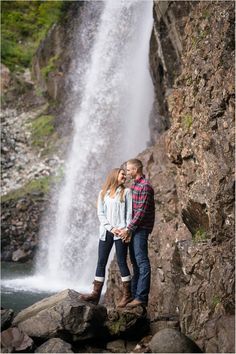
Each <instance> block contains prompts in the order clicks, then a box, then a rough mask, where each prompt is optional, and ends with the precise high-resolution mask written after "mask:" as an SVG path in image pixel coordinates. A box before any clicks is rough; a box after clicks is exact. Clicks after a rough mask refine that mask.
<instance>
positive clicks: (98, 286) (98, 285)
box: [80, 280, 103, 305]
mask: <svg viewBox="0 0 236 354" xmlns="http://www.w3.org/2000/svg"><path fill="white" fill-rule="evenodd" d="M102 287H103V282H101V281H97V280H94V282H93V291H92V293H91V294H81V295H80V299H81V300H84V301H88V302H91V303H93V304H94V305H97V304H98V303H99V300H100V296H101V293H102Z"/></svg>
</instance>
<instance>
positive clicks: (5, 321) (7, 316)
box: [1, 309, 14, 331]
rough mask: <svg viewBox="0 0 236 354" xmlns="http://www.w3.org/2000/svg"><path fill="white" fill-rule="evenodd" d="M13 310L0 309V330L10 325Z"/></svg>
mask: <svg viewBox="0 0 236 354" xmlns="http://www.w3.org/2000/svg"><path fill="white" fill-rule="evenodd" d="M13 316H14V312H13V310H12V309H1V331H4V330H5V329H7V328H8V327H10V326H11V323H12V319H13Z"/></svg>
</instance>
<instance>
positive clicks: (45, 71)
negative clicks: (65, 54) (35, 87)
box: [41, 55, 59, 79]
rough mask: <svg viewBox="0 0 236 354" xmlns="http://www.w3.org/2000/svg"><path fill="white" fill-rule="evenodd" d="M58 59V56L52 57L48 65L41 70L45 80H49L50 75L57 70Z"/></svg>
mask: <svg viewBox="0 0 236 354" xmlns="http://www.w3.org/2000/svg"><path fill="white" fill-rule="evenodd" d="M58 58H59V56H58V55H55V56H53V57H51V58H50V59H49V61H48V65H47V66H45V67H43V68H42V69H41V72H42V74H43V76H44V78H45V79H47V78H48V75H49V73H51V72H53V71H55V70H56V62H57V60H58Z"/></svg>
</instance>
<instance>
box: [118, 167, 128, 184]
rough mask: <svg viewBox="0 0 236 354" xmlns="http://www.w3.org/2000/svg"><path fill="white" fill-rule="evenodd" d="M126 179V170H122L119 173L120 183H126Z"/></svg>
mask: <svg viewBox="0 0 236 354" xmlns="http://www.w3.org/2000/svg"><path fill="white" fill-rule="evenodd" d="M125 181H126V174H125V171H124V170H120V172H119V174H118V184H119V185H121V184H124V183H125Z"/></svg>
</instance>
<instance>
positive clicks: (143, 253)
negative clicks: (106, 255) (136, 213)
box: [129, 229, 151, 303]
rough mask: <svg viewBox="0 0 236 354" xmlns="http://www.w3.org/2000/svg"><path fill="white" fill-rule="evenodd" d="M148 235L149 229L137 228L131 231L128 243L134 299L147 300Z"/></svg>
mask: <svg viewBox="0 0 236 354" xmlns="http://www.w3.org/2000/svg"><path fill="white" fill-rule="evenodd" d="M148 235H149V231H148V230H145V229H137V231H134V232H133V235H132V239H131V242H130V245H129V249H130V260H131V263H132V266H133V277H132V281H131V291H132V295H133V297H134V298H135V299H137V300H140V301H142V302H143V303H147V302H148V294H149V291H150V278H151V267H150V262H149V258H148Z"/></svg>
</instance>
